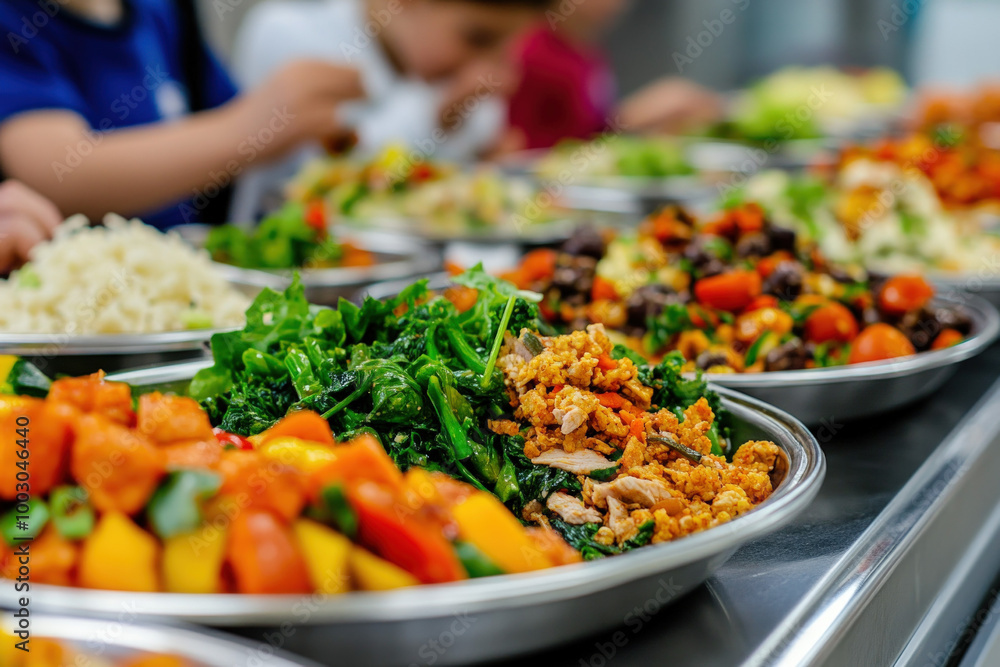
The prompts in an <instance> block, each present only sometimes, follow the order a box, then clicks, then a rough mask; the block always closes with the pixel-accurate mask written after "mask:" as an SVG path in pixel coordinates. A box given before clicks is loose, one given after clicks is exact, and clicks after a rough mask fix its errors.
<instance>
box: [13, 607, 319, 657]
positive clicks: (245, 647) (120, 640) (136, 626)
mask: <svg viewBox="0 0 1000 667" xmlns="http://www.w3.org/2000/svg"><path fill="white" fill-rule="evenodd" d="M126 609H128V608H122V609H119V610H118V611H119V614H120V615H121V613H123V612H124V611H125V610H126ZM108 623H109V619H108V618H88V617H79V616H67V615H64V614H45V613H42V614H37V615H33V616H32V627H31V631H32V634H33V635H35V636H38V637H45V638H48V639H56V640H59V641H66V642H70V643H73V644H79V645H84V646H85V645H87V644H88V643H89V642H92V641H93V640H94V638H95V637H100V638H101V642H102V644H103V645H104V647H103V648H104V649H105V650H106V648H107V647H108V646H110V647H112V648H113V649H123V650H126V651H137V652H154V653H158V652H170V653H172V654H174V655H180V656H182V657H184V658H186V659H188V660H194V661H195V662H197V663H198V664H199V665H210V666H212V667H215V666H219V667H222V666H223V665H225V666H226V667H229V666H231V665H236V664H239V663H240V662H244V661H245V660H246V658H247V657H248V655H249V654H250V653H252V652H253V651H254V650H255V649H256V648H258V647H259V644H257V643H254V642H252V641H250V640H248V639H244V638H241V637H235V636H231V635H225V634H223V633H221V632H217V631H211V630H206V629H204V628H199V627H197V626H193V625H190V626H189V625H184V624H179V623H171V624H155V625H153V624H148V623H130V624H129V627H128V632H121V633H115V634H114V636H112V633H110V632H108ZM3 625H8V626H9V623H7V624H0V627H3ZM9 629H10V628H8V630H9ZM167 642H170V643H169V645H164V646H159V645H157V644H159V643H163V644H167ZM269 650H270V651H272V652H273V654H272V655H269V656H268V658H267V661H266V663H267V665H268V667H318V664H317V663H315V662H313V661H311V660H308V659H306V658H303V657H301V656H293V655H291V654H288V653H285V652H283V651H281V650H280V649H274V647H270V648H269ZM204 652H210V653H211V655H210V656H209V658H210V659H208V660H207V659H206V657H205V653H204ZM220 653H221V655H220ZM222 660H225V662H222Z"/></svg>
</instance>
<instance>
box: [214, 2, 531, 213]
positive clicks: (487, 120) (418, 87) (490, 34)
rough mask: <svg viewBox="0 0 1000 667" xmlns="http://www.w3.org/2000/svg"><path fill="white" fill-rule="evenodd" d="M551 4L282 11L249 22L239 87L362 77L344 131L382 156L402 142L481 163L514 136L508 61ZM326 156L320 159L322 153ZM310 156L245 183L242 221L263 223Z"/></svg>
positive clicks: (238, 54) (238, 58) (284, 7)
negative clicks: (303, 71) (312, 72)
mask: <svg viewBox="0 0 1000 667" xmlns="http://www.w3.org/2000/svg"><path fill="white" fill-rule="evenodd" d="M548 5H549V0H321V1H319V2H308V1H303V0H295V1H291V2H289V1H284V0H282V1H278V0H271V1H269V2H264V3H263V4H261V5H258V6H257V7H255V8H254V9H253V10H251V11H250V13H249V14H248V15H247V17H246V20H245V22H244V24H243V27H242V28H241V30H240V33H239V35H238V36H237V39H236V45H235V50H234V62H235V63H236V76H237V80H238V81H239V82H240V83H241V84H243V85H246V86H253V85H256V84H258V83H260V82H261V81H263V80H265V79H266V78H267V77H268V76H270V75H271V74H272V73H273V72H275V71H277V70H278V69H279V68H280V67H282V66H283V65H285V64H287V63H289V62H292V61H295V60H297V59H300V58H314V59H319V60H322V61H325V62H330V63H336V64H338V65H341V66H343V67H349V68H354V69H355V70H356V71H357V72H358V76H359V77H360V81H361V87H362V89H363V91H364V95H363V98H364V99H362V100H358V101H356V102H354V103H351V104H345V105H342V106H341V107H340V109H339V111H338V113H339V118H340V119H341V122H343V123H344V124H345V125H348V126H350V127H352V128H353V129H354V130H355V132H356V135H357V141H358V145H357V150H358V151H359V152H360V153H362V154H371V153H374V152H376V151H378V150H379V149H381V148H383V147H385V146H387V145H389V144H393V143H399V144H402V145H405V146H408V147H410V148H411V149H413V150H416V151H419V153H420V154H421V155H422V156H423V157H427V158H430V157H437V158H444V159H451V160H471V159H474V158H476V157H478V156H480V155H481V154H482V153H484V152H486V151H488V150H490V149H491V148H492V147H493V145H494V143H495V142H496V141H497V140H498V137H499V136H500V134H501V131H502V128H503V126H504V115H505V105H506V103H505V102H504V101H502V100H503V98H504V96H505V95H506V94H508V93H509V92H510V91H511V90H512V88H513V85H514V84H515V81H514V76H513V71H512V68H510V67H509V65H508V63H507V62H506V60H505V58H506V54H507V52H508V49H509V46H510V44H511V43H512V41H513V39H514V38H515V37H516V36H517V35H519V34H520V33H522V32H523V31H524V30H525V29H526V28H527V27H528V26H530V25H531V24H532V23H533V22H535V21H537V20H539V19H540V18H541V16H542V12H543V11H544V9H545V8H546V7H547V6H548ZM318 152H319V151H318V149H316V148H314V150H313V151H312V154H316V153H318ZM307 157H308V154H300V155H299V156H297V158H296V159H293V160H289V161H288V162H287V163H286V164H284V165H282V166H279V167H275V168H269V169H265V170H257V171H256V172H255V173H253V174H251V175H250V176H248V177H247V178H244V179H243V182H242V183H241V187H240V192H239V193H238V195H237V201H236V203H235V206H234V215H235V217H236V218H237V219H244V218H250V217H254V216H255V215H256V214H257V213H258V212H259V211H258V208H259V206H260V202H261V200H262V199H263V198H266V197H267V195H268V194H269V193H273V191H274V190H275V189H279V188H280V185H281V183H283V182H284V181H286V180H287V179H288V178H289V177H290V176H291V175H292V174H293V173H294V172H295V170H296V169H297V168H298V167H299V166H301V164H302V162H304V161H305V160H306V159H307Z"/></svg>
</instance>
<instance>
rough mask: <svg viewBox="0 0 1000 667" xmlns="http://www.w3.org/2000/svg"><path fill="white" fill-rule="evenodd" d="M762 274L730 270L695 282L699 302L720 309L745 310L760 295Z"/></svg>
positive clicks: (695, 291)
mask: <svg viewBox="0 0 1000 667" xmlns="http://www.w3.org/2000/svg"><path fill="white" fill-rule="evenodd" d="M760 292H761V279H760V274H758V273H756V272H754V271H730V272H729V273H722V274H719V275H717V276H712V277H710V278H702V279H701V280H699V281H698V282H696V283H695V284H694V293H695V296H696V297H697V298H698V302H699V303H701V304H703V305H705V306H707V307H709V308H716V309H719V310H728V311H730V312H736V311H739V310H743V309H744V308H746V306H747V305H749V304H750V302H751V301H753V300H754V298H755V297H758V296H760Z"/></svg>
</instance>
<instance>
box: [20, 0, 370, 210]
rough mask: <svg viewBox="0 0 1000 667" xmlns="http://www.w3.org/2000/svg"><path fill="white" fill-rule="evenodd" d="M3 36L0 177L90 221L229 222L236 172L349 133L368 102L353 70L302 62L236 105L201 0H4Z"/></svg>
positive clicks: (273, 78)
mask: <svg viewBox="0 0 1000 667" xmlns="http://www.w3.org/2000/svg"><path fill="white" fill-rule="evenodd" d="M26 17H33V18H32V20H31V21H28V20H27V19H26ZM38 17H41V18H40V19H39V18H38ZM0 34H4V35H7V38H5V39H4V40H3V43H2V44H0V90H2V91H3V94H2V95H0V170H2V172H3V173H5V174H6V175H7V176H9V177H14V178H18V179H19V180H21V181H23V182H24V183H26V184H27V185H29V186H31V187H33V188H34V189H36V190H37V191H39V192H40V193H41V194H43V195H45V196H46V197H48V198H49V199H51V200H52V201H53V202H55V204H56V205H57V206H58V207H59V208H60V209H62V210H63V211H64V212H66V213H67V214H72V213H77V212H80V213H84V214H86V215H88V216H89V217H90V218H91V219H100V218H102V217H103V216H104V215H105V214H106V213H108V212H117V213H121V214H123V215H127V216H129V215H139V216H143V217H144V218H145V219H146V221H147V222H149V223H151V224H154V225H156V226H158V227H161V228H165V227H170V226H172V225H176V224H179V223H182V222H197V221H200V220H213V221H221V220H222V219H223V218H224V217H225V209H226V206H225V201H224V197H222V196H221V194H220V193H223V192H224V191H225V190H226V186H227V185H228V184H229V183H230V182H231V181H232V180H233V179H234V178H235V177H236V175H238V174H239V173H241V172H242V171H243V170H244V169H246V168H247V167H248V165H249V164H252V163H254V162H256V161H260V160H267V159H270V158H273V157H275V156H279V155H282V154H283V153H285V152H286V151H287V150H288V149H290V148H292V147H294V146H297V145H299V144H301V143H303V142H307V141H312V140H319V139H322V138H324V137H327V136H330V135H331V134H336V133H337V132H339V131H341V130H340V127H339V125H338V122H337V119H336V118H335V116H334V111H335V109H336V108H337V107H338V105H339V104H340V102H342V101H343V100H344V99H349V98H353V97H358V96H359V95H360V94H361V86H360V80H359V79H358V77H357V74H356V72H355V71H354V70H353V69H346V68H340V67H336V66H333V65H330V64H327V63H317V62H311V63H310V62H299V63H294V64H290V65H289V66H287V67H285V68H283V69H282V70H281V71H277V72H275V73H274V74H273V75H272V76H271V77H269V78H268V79H267V80H266V81H261V82H260V83H261V85H260V86H258V87H257V89H256V90H254V91H253V92H251V93H249V94H247V95H243V96H236V88H235V87H234V86H233V84H232V82H231V81H230V79H229V76H228V74H227V73H226V71H225V70H224V68H223V67H222V66H221V65H220V64H219V61H218V60H217V59H216V58H215V56H214V55H213V54H212V53H211V52H210V51H209V49H208V48H207V47H205V44H204V41H203V40H202V38H201V34H200V32H199V30H198V25H197V21H196V20H195V7H194V2H193V0H177V1H176V2H175V0H128V1H127V2H126V1H125V0H60V2H52V3H48V4H46V5H45V6H44V7H42V5H41V4H39V3H37V2H35V0H7V1H6V2H3V3H2V4H0Z"/></svg>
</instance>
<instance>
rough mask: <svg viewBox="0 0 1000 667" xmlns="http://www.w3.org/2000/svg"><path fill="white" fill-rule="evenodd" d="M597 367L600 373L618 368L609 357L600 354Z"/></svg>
mask: <svg viewBox="0 0 1000 667" xmlns="http://www.w3.org/2000/svg"><path fill="white" fill-rule="evenodd" d="M597 367H598V368H600V369H601V370H602V371H613V370H614V369H616V368H618V362H617V361H615V360H614V359H612V358H611V357H610V356H609V355H607V354H604V353H602V354H601V356H599V357H598V358H597Z"/></svg>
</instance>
